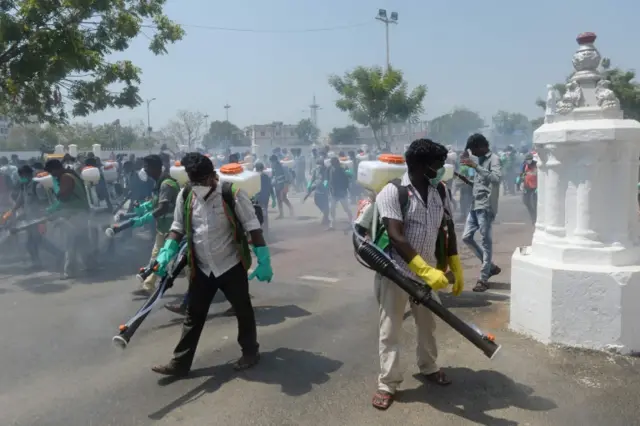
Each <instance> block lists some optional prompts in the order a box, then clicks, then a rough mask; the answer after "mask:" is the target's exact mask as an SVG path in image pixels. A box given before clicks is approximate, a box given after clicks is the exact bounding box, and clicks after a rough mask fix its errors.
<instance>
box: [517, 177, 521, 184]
mask: <svg viewBox="0 0 640 426" xmlns="http://www.w3.org/2000/svg"><path fill="white" fill-rule="evenodd" d="M520 182H522V178H521V177H520V176H518V177H517V178H516V185H520Z"/></svg>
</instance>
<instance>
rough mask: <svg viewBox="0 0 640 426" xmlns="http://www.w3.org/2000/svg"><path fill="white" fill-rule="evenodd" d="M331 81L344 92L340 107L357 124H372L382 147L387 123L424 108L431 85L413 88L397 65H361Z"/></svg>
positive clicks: (408, 117)
mask: <svg viewBox="0 0 640 426" xmlns="http://www.w3.org/2000/svg"><path fill="white" fill-rule="evenodd" d="M329 84H330V85H331V87H333V88H334V89H335V91H336V92H338V94H339V95H340V99H339V100H337V101H336V107H338V109H340V110H342V111H345V112H348V113H349V116H350V117H351V119H352V120H353V121H355V122H356V123H358V124H361V125H363V126H369V127H371V130H372V131H373V135H374V137H375V139H376V141H377V143H378V145H379V146H380V142H381V138H382V136H383V135H382V130H383V128H384V127H385V126H386V125H388V124H390V123H397V122H405V121H408V120H411V119H414V118H416V117H417V116H419V115H420V114H421V113H422V112H423V111H424V107H423V102H424V98H425V96H426V95H427V87H426V86H425V85H420V86H417V87H416V88H414V89H413V90H412V91H409V86H408V84H407V82H405V81H404V76H403V74H402V71H399V70H395V69H393V68H389V69H386V70H383V69H382V68H381V67H357V68H356V69H354V70H353V71H350V72H347V73H346V74H345V75H344V76H343V77H339V76H336V75H333V76H331V77H330V78H329ZM389 142H390V141H389V140H387V141H386V143H387V145H388V143H389Z"/></svg>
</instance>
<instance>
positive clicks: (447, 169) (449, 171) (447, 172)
mask: <svg viewBox="0 0 640 426" xmlns="http://www.w3.org/2000/svg"><path fill="white" fill-rule="evenodd" d="M454 169H455V167H454V166H453V164H445V165H444V175H442V181H443V182H447V181H449V180H451V179H453V171H454Z"/></svg>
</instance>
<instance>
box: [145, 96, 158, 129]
mask: <svg viewBox="0 0 640 426" xmlns="http://www.w3.org/2000/svg"><path fill="white" fill-rule="evenodd" d="M155 100H156V98H151V99H147V136H148V137H151V110H150V109H149V104H151V102H153V101H155Z"/></svg>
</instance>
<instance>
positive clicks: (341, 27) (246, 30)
mask: <svg viewBox="0 0 640 426" xmlns="http://www.w3.org/2000/svg"><path fill="white" fill-rule="evenodd" d="M372 23H373V21H367V22H361V23H359V24H351V25H337V26H334V27H324V28H307V29H302V30H258V29H252V28H230V27H217V26H212V25H194V24H180V23H178V25H180V26H181V27H184V28H198V29H202V30H210V31H233V32H243V33H263V34H264V33H270V34H296V33H298V34H299V33H319V32H329V31H340V30H348V29H351V28H358V27H363V26H365V25H370V24H372ZM141 26H142V27H143V28H157V27H156V26H155V25H141Z"/></svg>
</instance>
